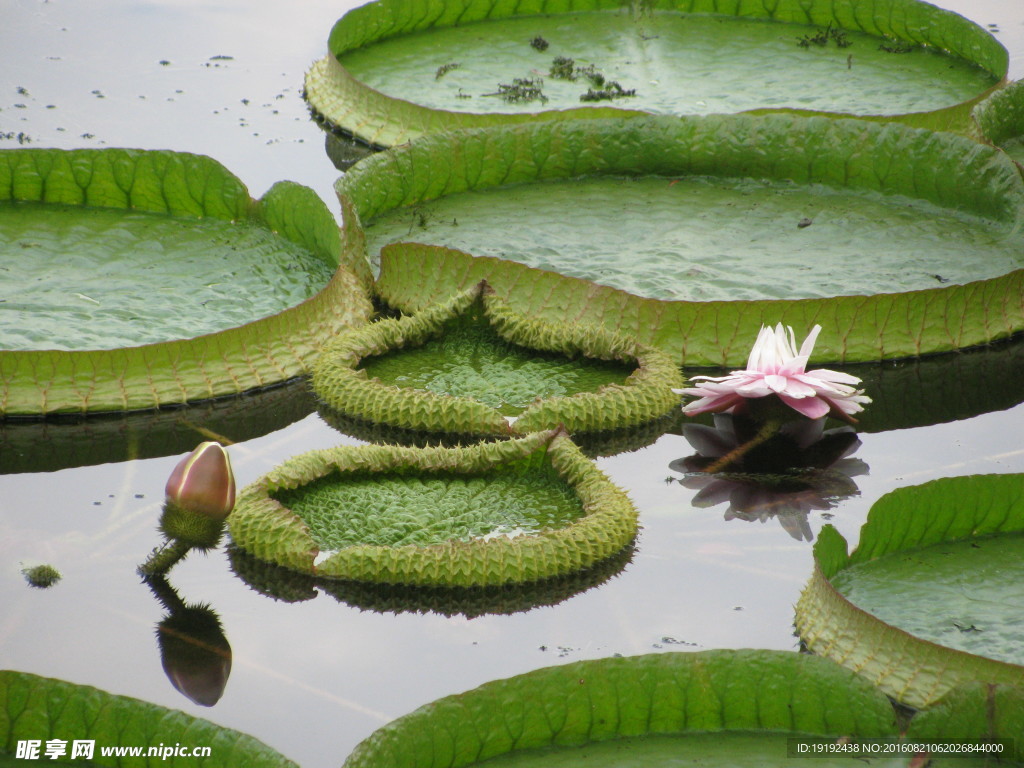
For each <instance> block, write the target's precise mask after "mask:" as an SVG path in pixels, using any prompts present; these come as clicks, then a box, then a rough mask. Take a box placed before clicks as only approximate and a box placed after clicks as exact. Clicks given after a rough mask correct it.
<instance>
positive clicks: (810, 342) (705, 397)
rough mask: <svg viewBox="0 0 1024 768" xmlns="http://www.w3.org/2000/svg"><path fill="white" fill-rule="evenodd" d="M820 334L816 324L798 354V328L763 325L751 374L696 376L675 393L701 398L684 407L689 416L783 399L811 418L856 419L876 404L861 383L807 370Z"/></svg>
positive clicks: (749, 368) (841, 375) (840, 375)
mask: <svg viewBox="0 0 1024 768" xmlns="http://www.w3.org/2000/svg"><path fill="white" fill-rule="evenodd" d="M787 330H788V331H789V333H788V335H787V333H786V331H787ZM820 331H821V326H820V325H816V326H814V328H812V329H811V332H810V333H809V334H808V335H807V338H806V339H805V340H804V343H803V344H802V345H801V347H800V352H799V353H797V351H796V338H795V336H794V335H793V329H792V328H788V329H785V328H783V327H782V324H781V323H779V324H778V325H776V326H775V327H774V328H771V327H765V326H762V327H761V332H760V333H759V334H758V336H757V341H756V342H754V348H753V349H752V350H750V357H749V358H748V359H747V367H746V369H745V370H742V371H733V372H732V373H730V374H728V375H727V376H694V377H693V379H692V381H694V382H699V383H698V384H697V386H695V387H688V388H686V389H674V390H672V391H673V392H675V393H676V394H678V395H689V396H691V397H697V398H699V399H698V400H694V401H693V402H691V403H688V404H687V405H685V406H683V413H685V414H687V415H689V416H694V415H696V414H698V413H723V412H726V413H733V412H735V409H737V407H740V408H741V409H742V407H743V406H744V405H745V404H746V402H747V401H748V400H750V399H754V398H761V397H767V396H769V395H777V396H778V398H779V400H781V401H782V402H783V403H785V404H786V405H788V406H789V407H790V408H792V409H794V410H795V411H797V412H798V413H801V414H803V415H804V416H806V417H808V418H810V419H817V418H821V417H822V416H824V415H826V414H829V413H831V414H832V415H833V416H837V417H839V418H841V419H844V420H846V421H853V420H854V419H853V418H852V416H853V414H855V413H859V412H860V411H862V410H864V404H865V403H870V402H871V398H869V397H865V396H864V390H863V389H857V388H856V386H857V385H858V384H860V379H858V378H857V377H856V376H851V375H849V374H847V373H840V372H839V371H829V370H826V369H820V370H816V371H808V370H806V368H807V362H808V359H809V358H810V356H811V350H813V349H814V342H815V341H816V340H817V338H818V333H819V332H820Z"/></svg>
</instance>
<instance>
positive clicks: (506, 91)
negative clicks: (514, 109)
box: [484, 77, 548, 104]
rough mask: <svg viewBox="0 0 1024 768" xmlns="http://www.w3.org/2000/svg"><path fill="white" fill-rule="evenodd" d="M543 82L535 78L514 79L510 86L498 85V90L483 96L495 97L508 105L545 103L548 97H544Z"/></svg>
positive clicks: (505, 84) (541, 79)
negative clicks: (531, 102)
mask: <svg viewBox="0 0 1024 768" xmlns="http://www.w3.org/2000/svg"><path fill="white" fill-rule="evenodd" d="M543 88H544V80H543V78H540V77H536V78H531V77H514V78H512V84H511V85H509V84H507V83H498V90H497V91H495V92H493V93H485V94H484V96H497V97H498V98H500V99H501V100H502V101H505V102H508V103H509V104H518V103H527V102H530V101H540V102H542V103H543V102H546V101H547V100H548V97H547V96H545V95H544V91H543Z"/></svg>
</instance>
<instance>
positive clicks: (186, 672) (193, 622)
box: [144, 576, 231, 707]
mask: <svg viewBox="0 0 1024 768" xmlns="http://www.w3.org/2000/svg"><path fill="white" fill-rule="evenodd" d="M144 582H145V584H146V585H147V586H148V587H149V588H150V590H151V591H152V592H153V595H154V596H155V597H156V599H157V600H159V601H160V604H161V605H162V606H163V607H164V608H165V609H166V610H167V615H166V616H164V617H163V618H162V619H161V620H160V623H159V624H157V626H156V641H157V645H158V646H159V648H160V663H161V664H162V665H163V668H164V673H165V674H166V675H167V679H168V680H170V681H171V685H173V686H174V687H175V689H176V690H177V691H178V692H179V693H181V695H182V696H184V697H185V698H187V699H189V700H190V701H192V702H195V703H196V704H198V705H200V706H202V707H212V706H213V705H214V704H216V703H217V702H218V701H220V698H221V696H223V695H224V689H225V688H227V684H228V676H229V675H230V674H231V644H230V643H228V639H227V637H226V636H225V634H224V628H223V627H222V626H221V622H220V617H219V616H217V613H216V612H215V611H214V610H213V609H212V608H211V607H210V606H208V605H203V604H188V603H186V602H185V601H184V600H182V599H181V597H180V596H179V595H178V592H177V590H175V589H174V587H172V586H171V585H170V583H169V582H168V581H167V579H165V578H164V577H162V576H153V577H150V578H146V579H144Z"/></svg>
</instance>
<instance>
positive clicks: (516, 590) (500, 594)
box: [228, 546, 634, 619]
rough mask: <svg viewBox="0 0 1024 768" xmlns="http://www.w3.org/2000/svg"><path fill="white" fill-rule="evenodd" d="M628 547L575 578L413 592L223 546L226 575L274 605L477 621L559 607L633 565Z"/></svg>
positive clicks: (415, 589) (631, 551)
mask: <svg viewBox="0 0 1024 768" xmlns="http://www.w3.org/2000/svg"><path fill="white" fill-rule="evenodd" d="M633 553H634V549H633V547H632V546H628V547H626V548H625V549H623V550H621V551H620V552H617V553H616V554H614V555H612V556H611V557H609V558H606V559H605V560H602V561H601V562H599V563H597V564H595V565H593V566H591V567H590V568H584V569H583V570H580V571H577V572H575V573H568V574H566V575H564V576H556V577H554V578H551V579H545V580H543V581H535V582H531V583H529V584H502V585H496V586H491V587H414V586H405V585H395V584H371V583H367V582H358V581H340V580H337V579H317V578H315V577H312V576H304V575H302V574H300V573H296V572H295V571H290V570H288V569H286V568H281V567H280V566H277V565H273V564H271V563H267V562H264V561H262V560H257V559H256V558H255V557H253V556H252V555H249V554H247V553H246V552H244V551H243V550H241V549H239V548H238V547H234V546H229V547H228V557H229V558H230V561H231V570H232V571H234V573H235V575H236V576H238V577H239V578H240V579H242V581H244V582H245V583H246V584H248V585H249V586H250V587H251V588H252V589H255V590H256V591H257V592H260V593H261V594H263V595H266V596H268V597H272V598H274V599H275V600H283V601H285V602H299V601H302V600H311V599H313V598H314V597H316V596H317V594H318V591H322V592H324V593H326V594H328V595H330V596H331V597H333V598H334V599H335V600H337V601H338V602H342V603H346V604H348V605H351V606H353V607H356V608H359V609H360V610H362V611H377V612H379V613H436V614H440V615H442V616H466V617H468V618H471V619H472V618H476V617H478V616H486V615H488V614H499V615H510V614H514V613H521V612H526V611H530V610H533V609H534V608H538V607H540V606H550V605H558V604H559V603H562V602H564V601H566V600H568V599H569V598H570V597H573V596H575V595H578V594H582V593H583V592H586V591H587V590H589V589H592V588H594V587H597V586H600V585H601V584H603V583H604V582H605V581H607V580H608V579H610V578H612V576H615V575H617V574H618V573H619V572H620V571H622V569H623V568H625V567H626V565H628V564H629V562H630V561H631V560H632V557H633Z"/></svg>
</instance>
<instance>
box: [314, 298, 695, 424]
mask: <svg viewBox="0 0 1024 768" xmlns="http://www.w3.org/2000/svg"><path fill="white" fill-rule="evenodd" d="M681 386H682V376H681V375H680V372H679V368H678V366H677V365H676V364H675V362H674V361H673V360H672V359H671V358H670V357H669V356H668V355H667V354H665V353H664V352H662V351H660V350H658V349H654V348H653V347H649V346H644V345H641V344H637V343H636V342H635V341H632V340H631V339H629V338H626V337H622V336H618V335H616V334H613V333H610V332H608V331H606V330H605V329H604V328H602V327H600V326H582V325H553V324H549V323H545V322H542V321H535V320H532V319H530V318H527V317H524V316H522V315H519V314H517V313H515V312H512V311H510V310H509V309H508V307H507V306H506V304H505V302H504V301H502V300H501V299H498V298H496V297H495V296H494V294H493V292H492V291H491V290H490V289H489V288H488V287H487V284H486V283H480V284H478V285H476V286H474V287H473V288H471V289H470V290H468V291H464V292H462V293H461V294H459V295H457V296H455V297H454V298H452V299H451V300H450V301H448V302H446V303H445V304H442V305H438V306H437V307H434V308H432V309H428V310H426V311H424V312H422V313H419V314H417V315H415V316H413V317H403V318H400V319H388V320H381V321H379V322H377V323H374V324H372V325H369V326H365V327H363V328H361V329H353V330H352V331H350V332H347V333H344V334H341V335H340V336H339V337H338V338H337V339H335V340H334V341H332V342H331V343H330V344H329V345H328V346H327V347H326V348H325V350H324V352H323V354H322V355H321V356H320V358H319V359H318V360H317V363H316V365H315V367H314V371H313V388H314V390H315V391H316V392H317V394H318V395H319V396H320V397H321V398H322V399H323V400H324V401H325V402H326V403H327V404H328V405H330V406H331V407H332V408H334V409H335V410H338V411H340V412H342V413H344V414H346V415H348V416H350V417H355V418H359V419H362V420H365V421H367V422H371V423H374V424H388V425H391V426H395V427H403V428H406V429H421V430H427V431H432V432H456V433H464V434H496V435H506V434H509V433H510V432H512V433H518V434H527V433H529V432H535V431H537V430H540V429H551V428H554V427H556V426H558V425H559V424H562V425H564V426H565V427H566V428H567V429H569V430H570V431H572V432H577V431H579V432H593V431H598V430H605V429H611V428H614V427H628V426H633V425H635V424H639V423H643V422H645V421H650V420H653V419H655V418H657V417H659V416H663V415H665V414H666V413H667V412H668V411H670V410H671V409H672V408H673V407H674V406H676V405H677V404H678V397H676V396H675V395H674V394H673V393H672V388H673V387H681Z"/></svg>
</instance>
